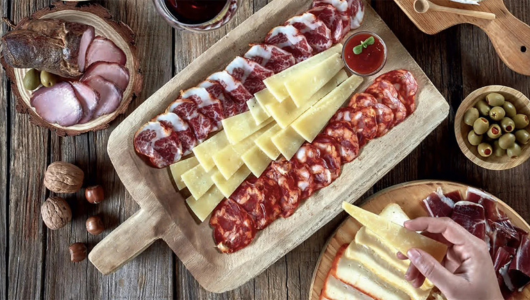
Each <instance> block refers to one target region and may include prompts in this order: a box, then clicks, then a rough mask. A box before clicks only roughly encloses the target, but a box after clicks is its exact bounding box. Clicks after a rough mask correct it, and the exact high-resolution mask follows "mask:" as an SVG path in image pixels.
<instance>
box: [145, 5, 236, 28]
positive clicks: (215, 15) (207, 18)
mask: <svg viewBox="0 0 530 300" xmlns="http://www.w3.org/2000/svg"><path fill="white" fill-rule="evenodd" d="M238 1H239V0H153V2H154V4H155V7H156V9H157V11H158V13H159V14H160V15H162V17H163V18H164V19H165V20H166V21H167V22H168V23H169V24H170V25H171V26H173V27H174V28H177V29H183V30H190V31H196V32H203V31H210V30H215V29H218V28H221V27H222V26H223V25H225V24H226V23H228V22H229V21H230V20H231V19H232V17H234V15H235V13H236V11H237V8H238Z"/></svg>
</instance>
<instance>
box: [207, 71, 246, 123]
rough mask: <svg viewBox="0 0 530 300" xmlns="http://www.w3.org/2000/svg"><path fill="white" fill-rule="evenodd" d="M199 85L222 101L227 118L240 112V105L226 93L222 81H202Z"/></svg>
mask: <svg viewBox="0 0 530 300" xmlns="http://www.w3.org/2000/svg"><path fill="white" fill-rule="evenodd" d="M198 87H202V88H205V89H206V90H207V91H208V92H209V93H210V94H212V96H213V97H214V98H217V99H219V101H221V105H222V106H223V111H224V114H225V118H230V117H233V116H235V115H237V114H239V108H238V106H237V105H236V103H235V102H234V100H232V98H231V97H230V95H228V94H226V93H225V90H224V88H223V86H222V85H221V84H220V83H218V82H215V81H210V80H206V81H203V82H201V83H200V84H199V85H198Z"/></svg>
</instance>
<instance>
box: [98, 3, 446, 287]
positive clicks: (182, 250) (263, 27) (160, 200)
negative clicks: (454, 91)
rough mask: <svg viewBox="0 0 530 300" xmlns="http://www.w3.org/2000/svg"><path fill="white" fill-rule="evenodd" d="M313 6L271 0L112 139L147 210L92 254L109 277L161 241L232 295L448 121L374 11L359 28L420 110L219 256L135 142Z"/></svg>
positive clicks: (206, 231)
mask: <svg viewBox="0 0 530 300" xmlns="http://www.w3.org/2000/svg"><path fill="white" fill-rule="evenodd" d="M312 2H313V1H312V0H282V1H273V2H271V3H270V4H269V5H267V6H266V7H265V8H263V9H262V10H260V11H259V12H258V13H256V14H255V15H254V16H252V17H251V18H249V19H248V20H246V21H245V22H243V23H242V24H241V25H240V26H238V27H237V28H236V29H234V30H233V31H231V32H230V33H229V34H228V35H227V36H225V37H223V38H222V39H221V40H220V41H219V42H218V43H216V44H215V45H214V46H213V47H212V48H210V49H209V50H208V51H206V52H205V53H204V54H202V55H201V56H200V57H199V58H197V59H196V60H195V61H193V62H192V63H191V64H190V65H189V66H188V67H187V68H186V69H184V70H183V71H182V72H181V73H179V74H178V75H177V76H175V77H174V78H173V79H171V80H170V81H169V82H168V83H167V84H166V85H164V86H163V87H162V88H161V89H160V90H158V91H157V92H156V93H155V94H153V95H152V96H151V97H150V98H149V99H147V100H146V101H145V102H144V103H143V104H142V105H141V106H140V107H139V108H138V109H136V110H135V111H134V112H133V113H131V115H130V116H129V117H128V118H127V119H125V120H124V121H123V122H122V123H121V124H120V125H119V126H118V127H117V128H116V129H115V130H114V132H112V135H111V137H110V139H109V142H108V153H109V156H110V159H111V161H112V163H113V164H114V167H115V168H116V172H117V173H118V175H119V176H120V179H121V180H122V182H123V184H124V185H125V187H126V188H127V189H128V191H129V193H130V194H131V196H132V198H133V199H135V201H136V202H138V204H139V205H140V207H141V210H140V211H139V212H138V213H137V214H135V215H134V216H133V217H131V218H130V219H129V220H127V221H126V222H124V223H123V224H122V225H121V226H120V227H118V228H117V229H116V230H114V231H113V232H112V233H110V234H109V235H108V236H107V237H106V238H105V239H104V240H103V241H101V242H100V243H99V244H98V245H97V246H96V247H95V248H94V249H93V250H92V252H91V253H90V256H89V258H90V260H91V261H92V263H93V264H94V265H95V266H96V267H97V268H98V269H99V270H100V271H101V272H102V273H105V274H108V273H110V272H113V271H115V270H116V269H117V268H119V267H120V266H121V265H123V264H124V263H126V262H127V261H128V260H130V259H131V258H133V257H134V256H136V255H138V254H139V253H140V252H141V251H143V250H144V249H145V248H146V247H148V246H149V245H150V244H151V243H152V242H154V241H155V240H156V239H163V240H164V241H166V243H167V244H168V245H169V246H170V247H171V249H172V250H173V251H174V252H175V253H176V254H177V256H178V257H179V259H180V260H181V261H182V263H183V264H184V265H185V266H186V267H187V268H188V269H189V270H190V272H191V273H192V274H193V276H194V277H195V278H196V279H197V281H198V282H199V283H200V284H201V285H202V286H203V287H204V288H205V289H207V290H209V291H212V292H224V291H227V290H231V289H234V288H236V287H238V286H240V285H242V284H243V283H245V282H246V281H248V280H250V279H252V278H253V277H255V276H256V275H258V274H260V273H261V272H263V271H264V270H265V269H266V268H268V267H269V266H270V265H271V264H273V263H274V262H275V261H276V260H278V259H279V258H281V257H282V256H284V255H285V254H286V253H288V252H289V251H291V250H292V249H293V248H295V247H296V246H297V245H299V244H300V243H302V242H303V241H304V240H306V239H307V238H308V237H309V236H311V235H312V234H313V233H314V232H315V231H317V230H318V229H319V228H321V227H322V226H323V225H324V224H326V223H327V222H329V221H330V220H331V219H332V218H334V217H335V216H336V215H337V214H338V213H339V212H340V211H341V203H342V201H349V202H354V201H355V200H356V199H358V198H359V197H360V196H361V195H362V194H364V193H365V192H366V191H367V190H368V189H369V188H370V187H371V186H373V185H374V184H375V183H376V182H377V181H378V180H379V179H380V178H381V177H383V176H384V175H385V174H386V173H387V172H388V171H390V170H391V169H392V168H393V167H394V166H395V165H396V164H397V163H399V162H400V161H401V160H402V159H403V158H405V156H407V155H408V154H409V153H410V152H411V151H412V150H413V149H414V148H415V147H416V146H418V144H419V143H420V142H421V141H422V140H423V139H424V138H425V137H426V136H427V135H429V133H430V132H431V131H432V130H433V129H434V128H435V127H436V126H438V124H440V122H442V120H444V119H445V118H446V117H447V115H448V112H449V105H448V104H447V102H446V100H445V99H444V98H443V96H442V95H441V94H440V93H439V92H438V91H437V90H436V88H435V87H434V86H433V84H432V83H431V82H430V81H429V79H428V78H427V76H426V75H425V74H424V73H423V71H422V70H421V69H420V67H419V66H418V65H417V64H416V62H414V60H413V59H412V57H411V56H410V55H409V54H408V53H407V51H406V50H405V48H404V47H403V46H402V45H401V43H400V42H399V41H398V40H397V38H396V37H395V35H394V34H393V33H392V31H391V30H390V29H389V28H388V27H387V26H386V24H385V23H384V22H383V21H382V20H381V18H380V17H379V16H378V15H377V14H376V13H375V11H374V10H373V9H372V8H371V7H369V6H368V7H367V8H366V19H365V23H364V24H363V25H362V27H361V28H360V29H359V30H371V31H374V32H375V33H377V34H379V35H380V36H381V38H382V39H383V40H384V41H385V42H386V44H387V45H388V48H389V54H388V62H387V63H386V66H385V68H384V69H383V71H382V72H386V71H389V70H394V69H400V68H405V69H408V70H410V71H411V72H412V74H414V76H416V78H417V80H418V83H419V93H418V108H417V110H416V112H415V113H414V114H413V115H412V116H410V117H409V118H408V119H407V120H406V121H405V122H404V123H402V124H400V125H399V126H397V127H396V128H394V129H393V130H392V131H391V132H390V133H388V134H387V135H386V136H384V137H383V138H380V139H377V140H375V141H372V142H370V143H369V144H368V145H367V146H366V147H365V148H364V149H363V151H362V153H361V155H360V157H359V158H358V159H357V160H355V161H354V162H352V163H350V164H347V165H346V166H345V167H344V168H343V171H342V175H341V177H340V178H339V179H337V180H336V181H335V182H334V183H333V184H332V185H331V186H329V187H327V188H325V189H324V190H322V191H320V192H318V193H316V194H315V195H314V196H313V197H311V198H310V199H308V201H306V202H305V203H304V204H303V205H302V206H301V207H300V208H299V209H298V211H297V212H296V213H295V214H294V215H293V216H292V217H290V218H288V219H281V220H277V221H276V222H274V223H273V224H272V225H271V226H269V227H268V228H267V229H266V230H264V231H262V232H261V233H260V234H259V235H258V236H257V238H256V239H255V241H254V242H253V243H252V244H251V245H250V246H249V247H247V248H245V249H243V250H242V251H239V252H237V253H234V254H230V255H227V254H221V253H219V252H218V251H217V250H216V249H215V248H214V242H213V238H212V229H211V228H210V227H209V225H208V220H207V221H206V222H204V223H202V224H198V223H197V222H196V221H195V219H194V217H193V216H192V214H191V213H190V211H189V210H188V208H187V206H186V204H185V201H184V198H183V197H182V196H181V195H180V194H179V193H178V192H177V191H176V189H175V188H174V185H173V183H172V180H171V178H170V175H169V168H168V169H164V170H158V169H154V168H151V167H149V166H147V165H146V164H145V163H144V162H143V161H142V159H140V158H139V157H138V156H137V155H136V153H135V151H134V148H133V138H134V134H135V132H136V131H137V130H138V129H139V128H140V126H142V125H143V124H144V123H145V122H147V121H149V120H150V119H152V118H153V117H155V116H156V115H157V114H159V113H162V112H163V111H164V110H165V109H166V107H167V106H168V105H169V104H170V103H171V102H172V101H174V100H175V99H176V98H177V96H178V94H179V91H180V90H182V89H187V88H190V87H193V86H195V85H196V84H198V83H200V82H201V81H202V80H204V79H205V78H206V77H207V76H208V75H209V74H212V73H214V72H216V71H218V70H222V69H223V68H224V67H225V66H226V65H227V64H228V63H229V62H230V61H231V60H232V59H233V58H234V57H235V55H237V54H240V55H241V54H243V53H245V52H246V50H247V49H248V44H250V43H258V42H260V41H262V40H263V39H264V37H265V36H266V34H267V32H268V31H269V30H271V29H272V28H273V27H275V26H278V25H280V24H282V23H284V22H285V21H286V20H287V19H288V18H290V17H292V16H294V15H296V14H299V13H301V12H304V11H306V10H307V9H309V8H310V6H311V4H312ZM374 77H375V76H373V77H371V78H365V81H364V82H363V84H362V86H361V87H360V89H359V90H364V89H365V88H366V87H367V86H368V85H369V84H370V83H371V82H372V81H373V79H374Z"/></svg>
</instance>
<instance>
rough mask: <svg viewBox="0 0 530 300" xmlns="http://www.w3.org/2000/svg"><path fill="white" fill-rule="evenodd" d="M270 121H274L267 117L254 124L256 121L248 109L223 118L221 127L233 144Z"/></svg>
mask: <svg viewBox="0 0 530 300" xmlns="http://www.w3.org/2000/svg"><path fill="white" fill-rule="evenodd" d="M272 121H274V120H273V119H272V118H268V119H267V120H265V121H263V122H262V123H261V124H259V125H256V121H255V120H254V117H253V116H252V114H251V113H250V112H249V111H246V112H244V113H242V114H239V115H236V116H233V117H231V118H228V119H224V120H223V128H224V132H225V133H226V137H227V138H228V141H229V142H230V144H232V145H235V144H237V143H239V142H241V141H242V140H244V139H246V138H247V137H249V136H251V135H252V134H253V133H255V132H256V131H258V130H260V129H261V128H263V127H265V126H267V125H268V124H270V123H271V122H272Z"/></svg>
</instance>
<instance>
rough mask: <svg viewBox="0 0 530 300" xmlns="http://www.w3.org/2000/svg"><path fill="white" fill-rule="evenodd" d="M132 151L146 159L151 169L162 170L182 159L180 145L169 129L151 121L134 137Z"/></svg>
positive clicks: (175, 134)
mask: <svg viewBox="0 0 530 300" xmlns="http://www.w3.org/2000/svg"><path fill="white" fill-rule="evenodd" d="M134 149H135V150H136V152H137V153H139V154H142V155H144V156H145V157H147V158H148V160H149V162H150V163H151V165H152V166H153V167H156V168H159V169H160V168H164V167H167V166H169V165H171V164H173V163H175V162H177V161H179V160H180V158H181V157H182V144H181V143H180V140H179V138H178V136H177V133H176V132H174V131H173V130H172V129H171V128H169V127H166V126H163V125H162V124H161V123H160V122H158V121H151V122H149V123H147V124H145V125H144V126H143V127H142V128H140V129H139V130H138V131H137V132H136V134H135V136H134Z"/></svg>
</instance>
